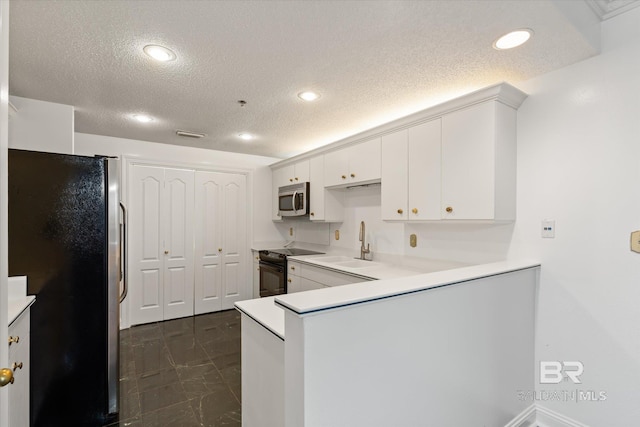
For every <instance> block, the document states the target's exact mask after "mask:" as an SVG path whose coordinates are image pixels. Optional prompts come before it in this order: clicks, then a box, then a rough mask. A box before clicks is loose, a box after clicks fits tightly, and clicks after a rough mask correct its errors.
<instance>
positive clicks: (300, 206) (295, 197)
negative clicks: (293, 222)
mask: <svg viewBox="0 0 640 427" xmlns="http://www.w3.org/2000/svg"><path fill="white" fill-rule="evenodd" d="M278 213H279V214H280V216H281V217H285V216H305V215H309V183H308V182H301V183H299V184H293V185H287V186H284V187H280V188H279V189H278Z"/></svg>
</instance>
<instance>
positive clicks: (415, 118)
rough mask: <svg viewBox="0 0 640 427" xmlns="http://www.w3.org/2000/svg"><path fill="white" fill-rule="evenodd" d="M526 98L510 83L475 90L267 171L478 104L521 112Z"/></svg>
mask: <svg viewBox="0 0 640 427" xmlns="http://www.w3.org/2000/svg"><path fill="white" fill-rule="evenodd" d="M527 96H528V95H527V94H526V93H524V92H522V91H521V90H520V89H518V88H516V87H514V86H511V85H510V84H509V83H506V82H502V83H498V84H495V85H493V86H489V87H486V88H483V89H479V90H476V91H474V92H471V93H468V94H466V95H463V96H460V97H458V98H454V99H452V100H449V101H445V102H443V103H441V104H438V105H435V106H433V107H429V108H427V109H424V110H422V111H418V112H417V113H413V114H410V115H408V116H405V117H402V118H400V119H397V120H394V121H391V122H389V123H385V124H382V125H380V126H376V127H374V128H372V129H369V130H366V131H364V132H360V133H358V134H355V135H352V136H350V137H347V138H345V139H341V140H339V141H336V142H333V143H331V144H327V145H324V146H322V147H319V148H316V149H314V150H311V151H308V152H306V153H303V154H300V155H297V156H295V157H290V158H288V159H285V160H281V161H279V162H276V163H273V164H272V165H270V167H271V169H279V168H281V167H284V166H288V165H291V164H294V163H296V162H299V161H300V160H304V159H309V158H311V157H314V156H317V155H322V154H325V153H328V152H331V151H335V150H338V149H341V148H345V147H347V146H349V145H356V144H359V143H361V142H364V141H366V140H369V139H372V138H376V137H381V136H382V135H385V134H389V133H392V132H396V131H399V130H401V129H405V128H408V127H411V126H415V125H418V124H420V123H424V122H427V121H430V120H433V119H436V118H438V117H442V116H444V115H446V114H449V113H452V112H454V111H457V110H460V109H463V108H466V107H469V106H472V105H475V104H478V103H481V102H486V101H491V100H494V101H497V102H500V103H502V104H504V105H507V106H509V107H511V108H513V109H514V110H517V109H518V108H520V105H522V103H523V102H524V100H525V99H526V98H527Z"/></svg>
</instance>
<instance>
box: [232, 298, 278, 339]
mask: <svg viewBox="0 0 640 427" xmlns="http://www.w3.org/2000/svg"><path fill="white" fill-rule="evenodd" d="M274 300H275V297H264V298H256V299H250V300H246V301H238V302H237V303H235V306H236V308H237V309H238V310H239V311H240V312H242V313H244V314H246V315H247V316H249V317H251V318H252V319H253V320H255V321H256V322H258V323H260V324H261V325H262V326H264V327H265V328H267V329H268V330H269V331H271V332H272V333H274V334H275V335H277V336H278V337H279V338H280V339H282V340H284V310H282V308H280V307H279V306H277V305H276V304H275V302H274Z"/></svg>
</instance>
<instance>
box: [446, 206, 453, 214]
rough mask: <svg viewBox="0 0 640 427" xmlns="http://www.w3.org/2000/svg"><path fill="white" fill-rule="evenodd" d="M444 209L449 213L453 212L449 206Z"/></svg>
mask: <svg viewBox="0 0 640 427" xmlns="http://www.w3.org/2000/svg"><path fill="white" fill-rule="evenodd" d="M445 211H447V213H451V212H453V208H452V207H451V206H447V208H446V209H445Z"/></svg>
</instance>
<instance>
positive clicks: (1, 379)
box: [0, 368, 15, 387]
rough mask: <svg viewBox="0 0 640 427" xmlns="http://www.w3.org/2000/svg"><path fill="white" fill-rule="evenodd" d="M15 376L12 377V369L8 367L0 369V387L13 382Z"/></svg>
mask: <svg viewBox="0 0 640 427" xmlns="http://www.w3.org/2000/svg"><path fill="white" fill-rule="evenodd" d="M14 381H15V378H13V371H12V370H11V369H9V368H3V369H0V387H4V386H6V385H7V384H13V382H14Z"/></svg>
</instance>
